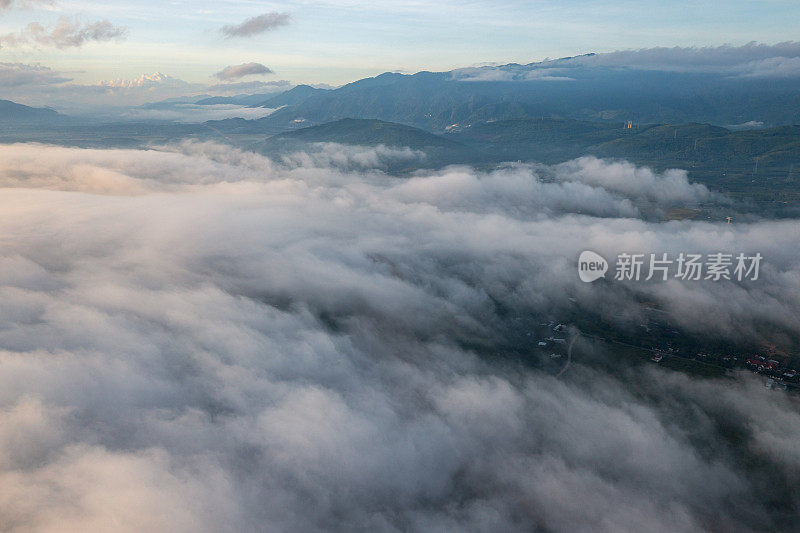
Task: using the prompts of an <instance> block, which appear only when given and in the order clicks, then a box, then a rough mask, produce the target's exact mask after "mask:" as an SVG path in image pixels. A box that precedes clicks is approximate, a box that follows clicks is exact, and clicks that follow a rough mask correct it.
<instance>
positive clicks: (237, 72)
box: [214, 63, 274, 80]
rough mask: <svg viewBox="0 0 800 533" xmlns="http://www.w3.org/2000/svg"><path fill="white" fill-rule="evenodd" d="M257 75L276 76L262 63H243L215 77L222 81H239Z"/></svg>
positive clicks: (225, 69)
mask: <svg viewBox="0 0 800 533" xmlns="http://www.w3.org/2000/svg"><path fill="white" fill-rule="evenodd" d="M256 74H274V72H273V71H272V69H270V68H269V67H267V66H265V65H262V64H261V63H243V64H241V65H231V66H228V67H225V68H224V69H222V70H220V71H219V72H217V73H216V74H214V77H216V78H219V79H220V80H238V79H239V78H244V77H245V76H253V75H256Z"/></svg>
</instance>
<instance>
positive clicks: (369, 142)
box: [272, 118, 460, 149]
mask: <svg viewBox="0 0 800 533" xmlns="http://www.w3.org/2000/svg"><path fill="white" fill-rule="evenodd" d="M282 140H292V141H301V142H306V143H309V142H335V143H339V144H351V145H361V146H377V145H379V144H383V145H386V146H398V147H400V146H402V147H408V148H414V149H423V148H431V147H439V148H457V147H459V146H460V145H459V143H457V142H455V141H453V140H450V139H445V138H443V137H439V136H438V135H433V134H431V133H428V132H426V131H424V130H421V129H418V128H413V127H411V126H406V125H403V124H395V123H392V122H384V121H382V120H374V119H354V118H346V119H342V120H337V121H335V122H329V123H327V124H322V125H319V126H311V127H308V128H301V129H298V130H294V131H289V132H285V133H281V134H279V135H276V136H275V137H273V138H272V142H276V141H282Z"/></svg>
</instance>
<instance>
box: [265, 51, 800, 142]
mask: <svg viewBox="0 0 800 533" xmlns="http://www.w3.org/2000/svg"><path fill="white" fill-rule="evenodd" d="M309 89H310V88H309ZM304 91H305V92H304V93H303V94H302V98H301V99H297V100H295V99H289V97H288V94H289V93H291V91H289V93H284V95H285V96H284V95H279V96H278V97H276V100H273V101H270V102H265V103H264V104H262V105H268V106H270V107H272V106H275V107H277V106H278V105H284V106H286V107H284V108H282V109H279V110H278V111H276V112H275V113H273V114H272V115H270V116H269V117H266V118H264V119H260V120H261V121H263V123H264V124H263V125H262V126H261V128H262V129H264V130H275V129H277V130H281V129H284V130H286V129H292V128H294V127H296V126H297V124H304V125H316V124H323V123H327V122H332V121H335V120H339V119H342V118H348V117H350V118H365V119H367V118H369V119H379V120H384V121H388V122H397V123H401V124H408V125H411V126H414V127H418V128H421V129H425V130H427V131H430V132H434V133H437V132H444V131H446V130H448V129H459V128H465V127H468V126H471V125H475V124H482V123H486V122H489V121H492V120H495V121H496V120H507V119H521V118H541V117H551V118H571V119H577V120H586V121H613V122H625V121H628V120H631V121H633V122H635V123H655V124H664V123H687V122H698V123H709V124H716V125H726V124H743V123H756V122H763V123H764V124H767V125H785V124H795V123H800V77H783V78H779V77H776V78H769V79H767V80H765V79H762V78H758V77H744V76H732V75H730V74H729V73H721V72H711V71H708V72H695V71H678V70H669V69H664V70H653V69H650V68H645V67H641V68H638V67H635V66H616V65H605V64H603V63H602V62H599V60H596V59H595V58H594V56H591V55H587V56H580V57H576V58H564V59H562V60H556V61H548V62H540V63H531V64H528V65H517V64H509V65H503V66H500V67H481V68H473V69H459V70H453V71H449V72H419V73H417V74H413V75H405V74H398V73H384V74H381V75H379V76H376V77H374V78H366V79H362V80H359V81H356V82H354V83H351V84H348V85H345V86H343V87H340V88H338V89H334V90H329V91H317V92H311V91H309V90H308V89H304ZM298 92H299V90H298ZM281 98H284V100H281ZM254 129H257V128H254Z"/></svg>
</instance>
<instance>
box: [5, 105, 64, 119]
mask: <svg viewBox="0 0 800 533" xmlns="http://www.w3.org/2000/svg"><path fill="white" fill-rule="evenodd" d="M62 116H63V115H61V114H59V113H58V112H56V111H53V110H52V109H47V108H44V107H29V106H26V105H22V104H17V103H15V102H12V101H10V100H0V120H3V121H13V122H40V121H46V120H53V119H57V118H59V117H62Z"/></svg>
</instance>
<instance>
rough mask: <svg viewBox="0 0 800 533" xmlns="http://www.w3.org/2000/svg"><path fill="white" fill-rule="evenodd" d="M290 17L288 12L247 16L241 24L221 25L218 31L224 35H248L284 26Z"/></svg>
mask: <svg viewBox="0 0 800 533" xmlns="http://www.w3.org/2000/svg"><path fill="white" fill-rule="evenodd" d="M290 18H291V17H290V15H289V13H278V12H272V13H264V14H263V15H258V16H257V17H253V18H249V19H247V20H245V21H244V22H242V23H241V24H232V25H228V26H223V27H222V29H221V30H220V31H221V32H222V34H223V35H224V36H226V37H250V36H253V35H258V34H260V33H264V32H267V31H272V30H275V29H277V28H280V27H281V26H286V25H287V24H289V19H290Z"/></svg>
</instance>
